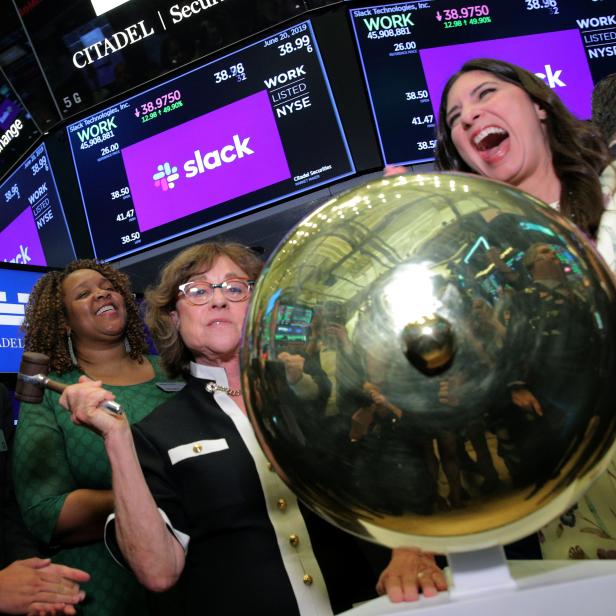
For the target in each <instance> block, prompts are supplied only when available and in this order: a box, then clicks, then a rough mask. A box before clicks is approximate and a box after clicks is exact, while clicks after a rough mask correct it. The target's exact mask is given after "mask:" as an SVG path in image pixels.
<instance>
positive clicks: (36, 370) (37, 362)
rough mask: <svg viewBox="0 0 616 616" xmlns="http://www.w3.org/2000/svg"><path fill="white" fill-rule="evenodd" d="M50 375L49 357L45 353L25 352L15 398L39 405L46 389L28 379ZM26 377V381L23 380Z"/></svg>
mask: <svg viewBox="0 0 616 616" xmlns="http://www.w3.org/2000/svg"><path fill="white" fill-rule="evenodd" d="M48 373H49V357H47V355H44V354H43V353H34V352H32V351H25V352H24V354H23V355H22V356H21V364H20V365H19V374H18V375H17V384H16V386H15V397H16V398H17V399H18V400H21V401H22V402H30V403H32V404H39V403H40V402H41V401H42V400H43V393H44V389H45V388H44V387H42V386H41V385H39V384H36V383H34V382H32V381H30V380H28V379H27V377H32V376H35V375H37V374H41V375H43V376H47V374H48ZM22 377H26V379H24V378H22Z"/></svg>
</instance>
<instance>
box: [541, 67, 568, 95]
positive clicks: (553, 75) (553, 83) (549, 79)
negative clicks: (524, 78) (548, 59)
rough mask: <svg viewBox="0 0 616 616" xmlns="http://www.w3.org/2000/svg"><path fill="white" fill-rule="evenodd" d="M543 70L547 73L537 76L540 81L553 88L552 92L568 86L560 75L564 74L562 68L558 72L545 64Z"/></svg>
mask: <svg viewBox="0 0 616 616" xmlns="http://www.w3.org/2000/svg"><path fill="white" fill-rule="evenodd" d="M543 70H544V71H545V73H535V75H537V77H539V79H543V80H544V81H545V82H546V83H547V85H548V86H550V88H552V90H553V89H554V88H564V87H566V85H567V84H566V83H565V82H564V81H562V79H561V78H560V75H561V73H562V72H563V69H562V68H559V69H558V70H556V71H553V70H552V67H551V65H549V64H544V65H543Z"/></svg>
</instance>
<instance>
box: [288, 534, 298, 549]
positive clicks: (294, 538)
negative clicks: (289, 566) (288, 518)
mask: <svg viewBox="0 0 616 616" xmlns="http://www.w3.org/2000/svg"><path fill="white" fill-rule="evenodd" d="M289 543H290V544H291V545H292V546H293V547H294V548H296V547H297V546H298V545H299V537H298V536H297V535H296V534H293V535H289Z"/></svg>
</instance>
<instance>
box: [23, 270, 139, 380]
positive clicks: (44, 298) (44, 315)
mask: <svg viewBox="0 0 616 616" xmlns="http://www.w3.org/2000/svg"><path fill="white" fill-rule="evenodd" d="M83 269H89V270H94V271H96V272H99V273H100V274H102V275H103V276H104V277H105V278H107V280H109V282H111V284H112V285H113V287H114V288H115V289H116V291H118V292H119V293H120V295H122V297H123V298H124V303H125V305H126V330H125V331H126V337H127V339H128V341H129V343H130V346H131V350H130V356H131V357H132V358H133V359H136V360H138V361H140V362H141V361H143V355H144V354H145V353H146V352H147V350H148V346H147V342H146V337H145V331H144V328H143V323H142V321H141V318H140V316H139V308H138V307H137V303H136V302H135V298H134V296H133V294H132V292H131V288H130V281H129V279H128V276H126V274H123V273H122V272H119V271H118V270H116V269H115V268H113V267H111V266H110V265H108V264H106V263H99V262H98V261H95V260H94V259H79V260H77V261H72V262H71V263H69V264H68V265H67V266H66V268H64V270H62V271H53V272H48V273H47V274H45V275H44V276H43V277H42V278H40V279H39V281H38V282H37V283H36V284H35V285H34V289H33V290H32V293H30V299H29V301H28V304H27V306H26V316H25V319H24V322H23V324H22V326H21V328H22V330H23V331H24V332H25V340H24V346H25V350H26V351H35V352H37V353H44V354H45V355H48V356H49V361H50V367H51V370H54V371H55V372H57V373H58V374H63V373H64V372H69V371H70V370H72V369H73V368H74V367H75V366H74V365H73V362H72V361H71V358H70V356H69V354H68V347H67V345H66V340H67V338H66V331H67V330H68V329H69V325H68V322H67V317H66V307H65V305H64V294H63V291H62V283H63V282H64V279H65V278H66V277H67V276H68V275H69V274H72V273H73V272H76V271H77V270H83Z"/></svg>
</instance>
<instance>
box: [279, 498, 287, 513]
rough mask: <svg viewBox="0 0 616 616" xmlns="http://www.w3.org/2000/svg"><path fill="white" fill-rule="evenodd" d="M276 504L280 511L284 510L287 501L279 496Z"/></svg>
mask: <svg viewBox="0 0 616 616" xmlns="http://www.w3.org/2000/svg"><path fill="white" fill-rule="evenodd" d="M276 506H277V507H278V509H280V511H285V510H286V508H287V501H286V500H285V499H284V498H279V499H278V502H277V503H276Z"/></svg>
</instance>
